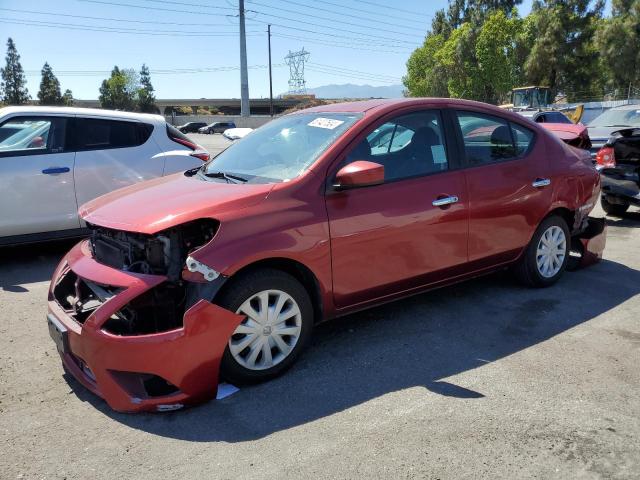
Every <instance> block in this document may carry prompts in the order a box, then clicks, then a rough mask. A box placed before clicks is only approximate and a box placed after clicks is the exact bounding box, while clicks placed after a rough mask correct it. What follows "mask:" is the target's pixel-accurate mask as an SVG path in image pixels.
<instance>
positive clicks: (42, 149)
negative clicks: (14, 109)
mask: <svg viewBox="0 0 640 480" xmlns="http://www.w3.org/2000/svg"><path fill="white" fill-rule="evenodd" d="M63 149H64V119H60V118H55V117H22V116H18V117H12V118H10V119H8V120H6V121H4V122H3V123H2V124H1V125H0V156H16V155H34V154H44V153H58V152H61V151H62V150H63Z"/></svg>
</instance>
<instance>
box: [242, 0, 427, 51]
mask: <svg viewBox="0 0 640 480" xmlns="http://www.w3.org/2000/svg"><path fill="white" fill-rule="evenodd" d="M247 1H249V3H251V4H252V5H259V6H261V7H266V8H270V9H273V10H280V11H284V12H289V13H293V14H298V15H305V16H306V17H308V18H315V19H317V20H324V21H329V22H334V23H341V24H343V25H349V26H352V27H356V28H364V29H367V30H371V29H372V28H373V27H372V26H371V25H362V24H358V23H353V22H347V21H343V20H335V19H333V18H327V17H321V16H319V15H311V14H307V13H303V12H297V11H294V10H290V9H288V8H279V7H274V6H273V5H267V4H265V3H260V2H256V1H254V0H247ZM256 13H262V14H263V15H270V16H272V17H275V18H278V17H277V16H276V15H273V14H272V13H268V14H266V13H265V12H256ZM280 18H283V17H280ZM287 20H294V21H296V22H300V23H309V22H304V21H302V20H300V19H291V18H288V19H287ZM311 25H317V23H311ZM345 31H348V30H345ZM376 31H378V32H385V33H393V34H394V35H405V36H408V37H412V36H415V35H414V34H412V33H406V32H399V31H397V30H389V29H386V28H379V27H378V28H376ZM350 33H356V34H358V35H365V34H364V33H360V32H354V31H350ZM368 36H372V35H368ZM373 36H377V35H373ZM379 38H380V37H379ZM397 41H403V40H397ZM407 43H413V42H407Z"/></svg>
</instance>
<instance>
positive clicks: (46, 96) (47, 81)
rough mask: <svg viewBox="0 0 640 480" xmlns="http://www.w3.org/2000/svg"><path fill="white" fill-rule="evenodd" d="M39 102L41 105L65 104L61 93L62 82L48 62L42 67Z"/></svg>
mask: <svg viewBox="0 0 640 480" xmlns="http://www.w3.org/2000/svg"><path fill="white" fill-rule="evenodd" d="M38 100H39V101H40V102H39V103H40V105H62V104H63V103H64V101H63V99H62V95H61V93H60V82H59V81H58V79H57V78H56V76H55V75H54V74H53V70H52V69H51V67H50V66H49V64H48V63H47V62H45V64H44V66H43V67H42V80H40V91H39V92H38Z"/></svg>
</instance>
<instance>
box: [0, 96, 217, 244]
mask: <svg viewBox="0 0 640 480" xmlns="http://www.w3.org/2000/svg"><path fill="white" fill-rule="evenodd" d="M208 159H209V153H208V152H207V151H206V150H204V149H203V148H202V147H200V146H199V145H197V144H196V143H194V142H193V141H192V140H191V139H189V138H188V137H186V136H185V135H184V134H182V133H180V132H179V131H178V130H177V129H175V128H174V127H172V126H171V125H169V124H167V123H166V122H165V120H164V118H163V117H161V116H160V115H149V114H142V113H128V112H115V111H110V110H94V109H87V108H66V107H6V108H0V245H8V244H14V243H23V242H31V241H39V240H46V239H51V238H63V237H72V236H76V235H79V234H82V233H83V229H82V227H83V224H82V222H81V220H80V219H79V218H78V213H77V212H78V207H79V206H80V205H82V204H83V203H85V202H87V201H89V200H92V199H94V198H96V197H98V196H100V195H102V194H104V193H107V192H110V191H112V190H115V189H117V188H120V187H124V186H126V185H130V184H132V183H135V182H140V181H143V180H148V179H150V178H155V177H161V176H163V175H168V174H171V173H175V172H180V171H184V170H188V169H190V168H194V167H197V166H200V165H202V163H203V162H205V161H207V160H208Z"/></svg>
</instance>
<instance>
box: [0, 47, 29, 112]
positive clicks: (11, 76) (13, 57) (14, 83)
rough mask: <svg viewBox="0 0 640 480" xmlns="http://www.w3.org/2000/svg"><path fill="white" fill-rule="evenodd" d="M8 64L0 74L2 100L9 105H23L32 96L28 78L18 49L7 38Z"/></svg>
mask: <svg viewBox="0 0 640 480" xmlns="http://www.w3.org/2000/svg"><path fill="white" fill-rule="evenodd" d="M6 61H7V63H6V66H5V67H4V68H3V69H1V71H0V76H1V77H2V81H0V92H2V101H3V102H4V103H6V104H8V105H22V104H24V103H27V102H28V101H29V99H30V98H31V96H30V95H29V90H27V87H26V85H27V78H26V77H25V75H24V70H22V65H20V55H18V51H17V50H16V45H15V44H14V43H13V40H12V39H11V38H9V39H8V40H7V57H6Z"/></svg>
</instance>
